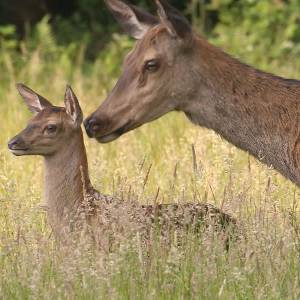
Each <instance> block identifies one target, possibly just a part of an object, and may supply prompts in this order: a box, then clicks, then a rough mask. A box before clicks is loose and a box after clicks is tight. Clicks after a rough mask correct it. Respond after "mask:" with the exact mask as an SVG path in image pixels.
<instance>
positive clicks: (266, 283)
mask: <svg viewBox="0 0 300 300" xmlns="http://www.w3.org/2000/svg"><path fill="white" fill-rule="evenodd" d="M130 46H131V42H129V41H128V40H127V39H126V38H124V37H121V36H115V37H114V39H113V41H112V42H111V44H110V45H108V46H107V49H105V51H103V53H101V54H99V59H97V60H96V61H95V62H93V63H87V62H85V61H84V59H83V56H84V55H83V54H84V51H85V49H84V47H82V46H81V45H76V44H74V45H69V47H67V48H60V47H59V46H57V45H56V42H55V39H54V38H53V37H52V35H51V31H50V30H49V27H48V25H47V22H42V23H40V24H39V27H38V28H37V30H36V32H35V35H34V39H33V38H31V39H30V40H28V41H25V42H23V43H22V44H21V45H20V49H19V51H15V50H11V49H9V48H8V47H7V45H6V44H5V43H4V42H3V43H2V45H1V50H0V65H1V71H2V72H1V73H0V82H1V84H0V97H1V98H0V111H1V116H2V121H1V131H0V228H1V229H0V299H266V298H267V299H283V298H285V299H298V298H299V296H300V282H299V280H300V276H299V270H300V260H299V259H300V230H299V228H300V222H299V213H298V200H299V191H298V189H297V188H296V187H295V186H294V185H293V184H291V183H290V182H288V181H286V180H285V179H283V178H282V177H281V176H280V175H279V174H278V173H277V172H275V171H273V170H272V169H271V168H268V167H267V166H264V165H262V164H261V163H260V162H259V161H257V160H255V159H254V158H252V157H250V156H249V155H248V154H247V153H245V152H242V151H240V150H238V149H236V148H235V147H233V146H232V145H230V144H228V143H227V142H226V141H224V140H222V138H220V137H219V136H218V135H216V134H214V133H213V132H211V131H208V130H205V129H201V128H199V127H195V126H193V125H191V124H190V123H189V122H188V121H187V120H186V119H185V117H184V116H183V115H181V114H176V113H172V114H170V115H168V116H166V117H164V118H162V119H161V120H158V121H156V122H155V123H152V124H148V125H145V126H144V127H142V128H140V129H138V130H136V131H134V132H131V133H129V134H127V135H125V136H123V137H122V138H120V139H119V140H118V141H116V142H114V143H111V144H108V145H100V144H97V143H96V142H95V141H92V140H88V139H86V146H87V152H88V156H89V164H90V172H91V177H92V181H93V183H94V185H95V187H96V188H98V189H99V190H100V191H103V192H105V193H111V194H116V195H122V196H125V198H126V197H131V195H135V197H138V199H139V201H141V202H144V203H152V202H153V201H154V199H155V198H156V197H157V194H158V199H157V200H156V201H158V202H168V203H169V202H186V201H205V202H210V203H213V204H215V205H217V206H220V207H222V208H223V209H224V210H225V211H226V212H229V213H231V214H233V215H234V216H236V217H237V218H238V219H239V221H240V223H241V226H242V227H243V230H244V231H245V232H246V239H241V240H239V241H236V242H235V244H234V246H233V247H231V248H230V249H229V251H228V252H225V251H224V248H223V246H222V244H220V242H219V241H218V240H217V239H214V238H213V237H211V236H205V235H204V236H203V238H202V239H195V238H193V237H191V236H188V237H187V238H186V242H185V243H184V245H182V246H180V247H175V246H171V247H170V248H168V249H166V248H162V247H161V246H160V244H159V243H158V244H154V248H153V251H152V253H151V254H150V257H149V258H147V260H145V259H144V258H143V256H141V253H140V251H141V250H140V248H139V241H138V237H137V239H136V240H135V239H134V240H130V241H123V242H122V243H121V244H120V245H119V247H118V248H117V249H115V250H114V251H112V252H109V253H107V252H104V251H96V250H95V249H94V248H93V247H92V245H91V244H89V243H86V241H76V242H74V245H72V246H71V247H68V248H66V247H60V246H59V245H57V243H56V242H55V241H54V239H53V237H52V236H51V232H50V229H49V227H48V226H47V224H46V219H45V215H44V213H43V211H42V210H41V209H40V208H39V204H40V203H42V201H43V197H42V193H43V180H42V176H43V175H42V174H43V167H42V160H41V158H37V157H18V158H16V157H14V156H12V155H11V154H10V153H9V152H8V150H7V146H6V144H7V141H8V140H9V138H11V137H12V136H13V135H14V134H16V133H17V132H18V131H19V130H20V129H22V128H23V127H24V126H25V124H26V122H27V120H28V119H29V118H30V113H29V112H28V111H27V109H26V107H25V105H24V104H23V103H22V100H21V98H20V97H19V95H18V94H17V91H16V89H15V84H16V82H18V81H21V82H24V83H26V84H27V85H29V86H30V87H32V88H33V89H35V90H36V91H38V92H40V93H41V94H42V95H44V96H46V97H48V98H49V99H50V100H51V101H53V102H54V103H55V104H57V105H60V104H61V103H62V101H63V93H64V89H65V85H66V83H67V82H68V83H71V84H72V87H73V88H74V90H75V92H76V93H77V95H78V98H79V100H80V103H81V105H82V107H83V110H84V113H85V114H86V115H87V114H89V113H90V112H92V111H93V110H94V109H95V108H96V107H97V106H98V105H99V103H100V102H101V101H102V99H104V98H105V95H106V94H107V92H108V91H109V89H110V88H111V87H112V86H113V84H114V82H115V80H116V78H117V76H118V72H119V65H120V60H121V57H122V56H123V53H124V52H126V51H127V50H128V48H130ZM233 54H234V53H233ZM249 62H250V63H251V61H249ZM268 71H273V72H276V73H277V74H281V75H286V76H289V77H300V76H299V74H297V73H296V72H295V71H294V68H293V66H287V65H284V66H283V68H280V67H278V66H277V67H276V68H274V69H270V70H268ZM155 245H156V246H155Z"/></svg>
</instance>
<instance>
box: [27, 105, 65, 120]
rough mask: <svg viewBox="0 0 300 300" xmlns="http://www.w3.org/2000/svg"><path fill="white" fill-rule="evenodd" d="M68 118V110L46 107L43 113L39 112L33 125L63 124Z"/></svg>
mask: <svg viewBox="0 0 300 300" xmlns="http://www.w3.org/2000/svg"><path fill="white" fill-rule="evenodd" d="M66 116H67V113H66V109H65V108H63V107H57V106H52V107H46V108H45V109H43V110H42V111H41V112H39V113H38V114H37V115H36V116H35V117H34V118H33V119H32V120H31V123H33V124H43V123H50V122H54V123H58V122H62V121H63V120H64V118H65V117H66Z"/></svg>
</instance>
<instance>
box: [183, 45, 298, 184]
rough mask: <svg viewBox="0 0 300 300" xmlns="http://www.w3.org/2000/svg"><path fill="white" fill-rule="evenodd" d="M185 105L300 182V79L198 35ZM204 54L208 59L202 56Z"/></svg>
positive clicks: (193, 115) (206, 123)
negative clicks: (243, 59) (248, 61)
mask: <svg viewBox="0 0 300 300" xmlns="http://www.w3.org/2000/svg"><path fill="white" fill-rule="evenodd" d="M197 43H198V47H197V51H196V53H195V54H194V55H195V57H194V60H197V62H198V63H195V64H193V67H192V68H191V72H190V78H189V81H190V82H192V86H193V87H194V88H191V89H190V91H191V93H192V94H191V95H189V97H187V98H188V99H189V100H188V101H186V102H185V103H184V104H183V107H182V110H183V111H184V112H185V113H186V115H187V116H188V117H189V118H190V119H191V121H192V122H194V123H196V124H198V125H200V126H204V127H207V128H210V129H213V130H214V131H216V132H217V133H219V134H220V135H221V136H222V137H224V138H225V139H226V140H228V141H229V142H231V143H232V144H234V145H236V146H237V147H239V148H241V149H243V150H246V151H248V152H249V153H251V154H252V155H254V156H255V157H257V158H259V159H260V160H262V161H263V162H265V163H266V164H268V165H271V166H273V167H274V168H275V169H277V170H278V171H279V172H280V173H282V174H283V175H284V176H286V177H287V178H289V179H291V180H292V181H294V182H295V183H296V184H298V185H300V123H299V121H300V107H299V104H300V81H296V80H288V79H283V78H280V77H276V76H274V75H271V74H268V73H264V72H261V71H258V70H256V69H254V68H251V67H249V66H248V65H245V64H242V63H240V62H239V61H237V60H236V59H234V58H232V57H230V56H229V55H227V54H225V53H223V52H222V51H221V50H219V49H216V48H215V47H213V46H212V45H210V44H208V43H207V42H206V41H204V40H202V39H199V40H198V41H197ZM204 58H205V59H204Z"/></svg>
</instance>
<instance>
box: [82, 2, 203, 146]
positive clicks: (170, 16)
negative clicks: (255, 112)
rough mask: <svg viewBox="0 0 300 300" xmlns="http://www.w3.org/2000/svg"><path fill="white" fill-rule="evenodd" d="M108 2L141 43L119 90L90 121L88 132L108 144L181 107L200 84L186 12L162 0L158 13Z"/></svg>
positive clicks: (129, 57)
mask: <svg viewBox="0 0 300 300" xmlns="http://www.w3.org/2000/svg"><path fill="white" fill-rule="evenodd" d="M106 3H107V5H108V7H109V8H110V10H111V11H112V12H113V14H114V16H115V17H116V19H117V20H118V21H119V22H120V24H121V25H122V27H123V28H124V29H125V31H126V32H127V33H129V34H130V35H131V36H132V37H133V38H135V39H137V43H136V45H135V47H134V49H133V51H132V52H130V53H129V54H128V55H127V57H126V58H125V60H124V65H123V73H122V75H121V77H120V79H119V80H118V82H117V84H116V86H115V87H114V89H113V91H112V92H111V93H110V95H109V96H108V97H107V99H106V100H105V101H104V103H103V104H102V105H101V106H100V107H99V108H98V109H97V110H96V111H95V112H94V113H93V114H92V115H91V116H89V117H88V118H87V119H86V120H85V128H86V131H87V134H88V135H89V136H90V137H94V138H96V139H97V140H98V141H99V142H103V143H104V142H110V141H112V140H114V139H116V138H118V137H119V136H120V135H122V134H123V133H125V132H128V131H130V130H133V129H135V128H137V127H139V126H141V125H142V124H145V123H147V122H150V121H153V120H155V119H157V118H159V117H161V116H162V115H164V114H166V113H168V112H170V111H172V110H181V109H182V106H183V105H184V103H183V102H180V101H181V100H182V99H189V98H191V97H193V94H194V92H195V90H196V89H197V88H198V86H197V84H196V83H193V80H192V77H193V59H192V56H193V43H194V34H193V32H192V29H191V27H190V25H189V23H188V21H187V20H186V19H185V18H184V16H183V15H181V14H180V12H178V11H177V10H176V9H175V8H173V7H171V6H170V5H168V4H167V3H166V2H162V1H158V0H157V1H156V3H157V7H158V17H155V16H152V15H150V14H149V13H147V12H145V11H143V10H141V9H139V8H137V7H135V6H133V5H129V4H126V3H125V2H123V1H121V0H106Z"/></svg>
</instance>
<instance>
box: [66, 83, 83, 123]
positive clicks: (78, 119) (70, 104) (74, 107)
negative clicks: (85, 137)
mask: <svg viewBox="0 0 300 300" xmlns="http://www.w3.org/2000/svg"><path fill="white" fill-rule="evenodd" d="M65 107H66V112H67V114H68V115H69V116H70V117H71V119H72V120H73V122H74V125H75V126H76V127H80V125H81V123H82V121H83V114H82V110H81V108H80V105H79V102H78V99H77V97H76V95H75V93H74V92H73V90H72V88H71V87H70V86H69V85H67V88H66V93H65Z"/></svg>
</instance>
